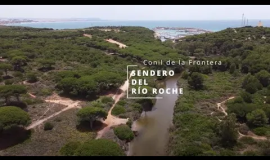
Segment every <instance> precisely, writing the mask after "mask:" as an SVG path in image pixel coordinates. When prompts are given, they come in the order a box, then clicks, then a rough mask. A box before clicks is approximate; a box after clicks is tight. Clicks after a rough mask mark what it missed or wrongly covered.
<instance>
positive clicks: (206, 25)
mask: <svg viewBox="0 0 270 160" xmlns="http://www.w3.org/2000/svg"><path fill="white" fill-rule="evenodd" d="M259 21H260V20H255V19H254V20H249V21H248V26H254V27H255V26H257V25H258V23H259ZM262 23H263V26H264V27H270V20H262ZM7 26H24V27H33V28H52V29H82V28H87V27H95V26H141V27H146V28H149V29H154V28H156V27H187V28H188V27H190V28H199V29H205V30H209V31H213V32H215V31H220V30H223V29H226V28H237V27H241V20H181V21H176V20H175V21H146V20H141V21H115V20H113V21H112V20H100V21H97V20H95V21H68V22H29V23H15V24H7Z"/></svg>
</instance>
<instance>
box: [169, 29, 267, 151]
mask: <svg viewBox="0 0 270 160" xmlns="http://www.w3.org/2000/svg"><path fill="white" fill-rule="evenodd" d="M269 38H270V29H269V28H263V27H255V28H253V27H245V28H235V29H232V28H228V29H226V30H223V31H220V32H216V33H207V34H201V35H196V36H188V37H185V38H183V39H182V41H181V42H178V43H177V44H175V45H174V47H175V48H176V49H177V50H178V53H181V54H183V55H187V56H194V57H195V59H194V60H197V61H203V60H213V61H221V62H222V65H212V66H211V68H210V69H209V68H208V69H207V70H205V66H194V65H192V66H187V67H188V68H187V70H186V71H184V72H183V73H182V78H181V79H180V80H179V82H180V85H181V86H182V87H184V88H185V94H184V95H182V96H180V97H179V99H178V101H177V103H176V105H175V111H174V119H173V122H174V127H173V128H172V129H171V130H172V131H171V132H172V137H171V141H170V147H169V149H168V153H169V154H170V155H222V156H224V155H231V156H232V155H267V153H266V152H267V151H266V150H269V146H267V145H266V144H267V143H269V141H268V140H264V141H262V140H257V139H256V138H257V137H255V138H254V137H252V134H250V132H253V133H254V134H257V135H259V136H266V137H260V138H261V139H267V137H268V136H269V133H270V132H269V127H270V125H269V118H270V117H269V115H270V114H269V111H270V108H269V107H270V106H269V104H268V98H269V95H270V94H269V93H270V90H269V89H270V87H269V81H270V79H269V72H270V70H269V64H270V59H269V47H270V45H269V44H268V42H269ZM231 96H234V98H233V99H231V100H229V101H228V102H227V103H225V102H223V104H221V107H223V108H224V109H225V110H226V109H227V112H228V115H227V116H226V114H224V113H223V112H222V111H221V110H220V109H217V103H220V102H222V101H223V100H226V98H228V97H231ZM238 132H240V133H241V134H243V135H244V137H242V138H240V136H239V133H238ZM245 135H248V136H251V137H245ZM245 138H251V140H250V139H249V140H245ZM249 148H252V149H249Z"/></svg>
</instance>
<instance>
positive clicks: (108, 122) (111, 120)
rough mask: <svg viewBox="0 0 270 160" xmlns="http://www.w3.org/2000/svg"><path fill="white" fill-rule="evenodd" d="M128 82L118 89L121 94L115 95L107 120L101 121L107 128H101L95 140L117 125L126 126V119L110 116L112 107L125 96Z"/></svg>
mask: <svg viewBox="0 0 270 160" xmlns="http://www.w3.org/2000/svg"><path fill="white" fill-rule="evenodd" d="M128 85H129V84H128V80H126V81H125V83H124V85H122V86H121V87H120V89H119V90H120V91H121V94H117V93H116V94H115V95H114V96H113V99H114V101H115V102H114V104H113V106H112V107H111V108H110V110H109V112H108V116H107V119H106V120H105V121H103V123H105V124H106V125H107V126H106V127H105V128H103V129H102V130H100V131H99V132H98V133H97V137H96V139H99V138H101V137H102V135H103V134H104V133H105V132H107V131H108V130H109V129H110V128H111V127H112V126H117V125H120V124H126V123H127V121H128V118H127V119H123V118H118V117H115V116H113V115H112V114H111V112H112V110H113V108H114V106H115V105H116V103H117V102H118V101H119V100H120V99H121V98H122V97H123V96H124V95H125V92H126V91H127V89H128Z"/></svg>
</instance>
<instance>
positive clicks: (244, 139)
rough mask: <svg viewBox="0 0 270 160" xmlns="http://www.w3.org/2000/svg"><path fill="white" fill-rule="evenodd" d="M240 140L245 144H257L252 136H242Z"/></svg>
mask: <svg viewBox="0 0 270 160" xmlns="http://www.w3.org/2000/svg"><path fill="white" fill-rule="evenodd" d="M240 141H241V142H243V143H244V144H249V145H253V144H256V141H255V140H254V139H253V138H251V137H242V138H241V139H240Z"/></svg>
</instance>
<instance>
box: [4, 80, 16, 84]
mask: <svg viewBox="0 0 270 160" xmlns="http://www.w3.org/2000/svg"><path fill="white" fill-rule="evenodd" d="M13 83H14V80H12V79H8V80H5V85H11V84H13Z"/></svg>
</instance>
